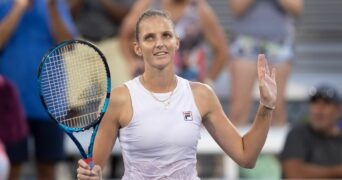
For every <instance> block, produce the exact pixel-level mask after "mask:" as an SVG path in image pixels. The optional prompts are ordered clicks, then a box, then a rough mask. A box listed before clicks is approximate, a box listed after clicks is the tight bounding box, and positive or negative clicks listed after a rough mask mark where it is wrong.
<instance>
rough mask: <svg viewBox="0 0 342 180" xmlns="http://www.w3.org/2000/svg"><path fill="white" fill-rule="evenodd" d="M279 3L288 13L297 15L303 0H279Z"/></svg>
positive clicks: (301, 7)
mask: <svg viewBox="0 0 342 180" xmlns="http://www.w3.org/2000/svg"><path fill="white" fill-rule="evenodd" d="M279 4H280V5H281V6H282V7H283V8H284V9H285V10H286V11H287V12H288V13H289V14H291V15H293V16H299V15H300V14H301V13H302V11H303V6H304V0H279Z"/></svg>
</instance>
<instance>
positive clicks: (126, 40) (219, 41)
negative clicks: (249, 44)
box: [121, 0, 256, 84]
mask: <svg viewBox="0 0 342 180" xmlns="http://www.w3.org/2000/svg"><path fill="white" fill-rule="evenodd" d="M148 8H153V9H159V10H163V11H166V12H168V13H170V15H171V18H172V20H173V22H174V23H175V31H176V35H177V36H178V38H180V47H179V51H178V52H177V55H176V56H175V59H174V65H175V70H176V74H178V75H180V76H181V77H183V78H186V79H188V80H194V81H202V82H206V83H209V84H211V83H212V81H213V80H215V79H216V78H217V76H218V75H219V73H220V71H221V69H222V67H223V65H224V63H225V61H226V60H227V50H226V49H227V48H226V44H227V43H226V37H225V34H224V32H223V30H222V27H221V25H220V24H219V22H218V18H217V17H216V15H215V13H214V11H213V10H212V8H211V7H210V6H209V4H208V3H207V2H206V0H146V1H138V2H137V3H136V4H135V5H134V7H133V9H132V11H131V12H130V14H129V15H128V16H127V18H126V20H125V22H124V24H123V27H122V29H121V45H122V49H123V51H124V55H125V57H126V59H127V61H128V62H129V64H130V66H131V72H132V74H133V75H137V74H139V73H140V72H141V70H138V73H137V69H139V67H140V68H141V67H142V65H141V64H140V65H139V63H142V61H141V60H137V57H136V56H134V52H133V45H132V43H131V42H133V40H132V37H133V30H134V26H135V23H136V21H137V19H138V17H139V15H140V14H141V13H142V12H143V11H144V10H146V9H148ZM206 42H208V44H206ZM207 45H209V46H210V48H211V49H212V52H213V54H212V56H210V58H211V60H209V63H210V66H209V70H208V72H207V65H206V64H207V63H208V62H207V61H208V60H207V58H208V56H207V54H206V51H207V48H206V47H207ZM255 57H256V56H255ZM137 64H138V65H137Z"/></svg>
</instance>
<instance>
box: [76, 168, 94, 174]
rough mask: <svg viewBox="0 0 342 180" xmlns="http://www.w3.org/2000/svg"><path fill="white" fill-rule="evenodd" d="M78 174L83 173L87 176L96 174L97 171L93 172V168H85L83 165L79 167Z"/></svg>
mask: <svg viewBox="0 0 342 180" xmlns="http://www.w3.org/2000/svg"><path fill="white" fill-rule="evenodd" d="M77 174H82V175H85V176H93V175H95V173H93V172H92V171H91V170H89V169H84V168H82V167H78V168H77Z"/></svg>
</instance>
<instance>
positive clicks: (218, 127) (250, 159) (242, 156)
mask: <svg viewBox="0 0 342 180" xmlns="http://www.w3.org/2000/svg"><path fill="white" fill-rule="evenodd" d="M258 74H259V84H260V88H259V89H260V97H261V100H260V104H261V105H260V106H259V109H258V112H257V114H256V117H255V120H254V123H253V125H252V127H251V129H250V130H249V131H248V132H247V133H246V134H245V135H244V136H242V137H241V135H240V134H239V133H238V132H237V130H236V129H235V127H234V126H233V125H232V123H231V122H230V121H229V119H228V118H227V116H226V115H225V113H224V111H223V109H222V107H221V104H220V102H219V100H218V98H217V97H216V95H215V93H214V92H213V90H211V89H210V88H208V87H207V86H203V85H200V84H197V85H196V84H195V85H192V87H193V92H194V95H195V100H196V104H197V105H198V108H199V111H200V112H201V114H202V117H203V124H204V126H205V127H206V129H207V130H208V132H209V133H210V134H211V136H212V137H213V138H214V139H215V141H216V142H217V143H218V144H219V146H220V147H221V148H222V149H223V151H224V152H225V153H226V154H227V155H229V156H230V157H231V158H232V159H233V160H234V161H235V162H237V163H238V164H239V165H240V166H242V167H246V168H252V167H254V165H255V162H256V159H257V157H258V155H259V153H260V151H261V149H262V147H263V145H264V143H265V140H266V137H267V133H268V130H269V127H270V123H271V119H272V112H273V107H274V104H275V101H276V84H275V70H273V71H272V73H270V71H269V70H268V67H267V62H266V59H265V57H264V56H259V59H258Z"/></svg>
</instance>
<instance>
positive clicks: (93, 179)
mask: <svg viewBox="0 0 342 180" xmlns="http://www.w3.org/2000/svg"><path fill="white" fill-rule="evenodd" d="M77 179H78V180H100V179H101V177H99V176H86V175H82V174H77Z"/></svg>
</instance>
